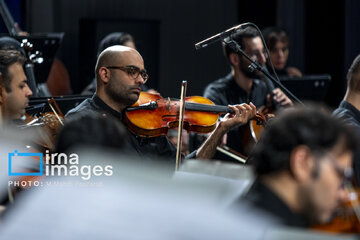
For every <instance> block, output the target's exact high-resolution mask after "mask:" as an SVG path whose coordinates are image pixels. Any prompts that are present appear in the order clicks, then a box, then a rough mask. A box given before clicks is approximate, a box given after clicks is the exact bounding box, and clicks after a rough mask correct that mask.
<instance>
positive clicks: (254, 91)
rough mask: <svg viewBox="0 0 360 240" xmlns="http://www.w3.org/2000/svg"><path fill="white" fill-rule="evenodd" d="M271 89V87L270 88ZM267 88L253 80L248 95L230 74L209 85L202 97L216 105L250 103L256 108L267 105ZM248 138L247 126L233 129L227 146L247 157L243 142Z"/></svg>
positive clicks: (228, 137) (218, 156)
mask: <svg viewBox="0 0 360 240" xmlns="http://www.w3.org/2000/svg"><path fill="white" fill-rule="evenodd" d="M271 87H273V86H271ZM268 93H269V91H268V88H267V86H266V84H265V82H264V81H262V80H259V79H254V80H253V85H252V88H251V91H250V94H248V93H247V92H246V91H245V90H244V89H242V88H241V87H240V86H239V85H238V84H237V83H236V82H235V79H234V77H233V75H232V74H231V73H229V74H228V75H227V76H225V77H224V78H220V79H218V80H216V81H215V82H212V83H210V84H209V85H208V86H207V87H206V88H205V91H204V94H203V95H204V97H206V98H208V99H210V100H211V101H213V102H214V103H215V104H216V105H223V106H227V105H235V104H241V103H250V102H252V103H253V104H254V105H255V106H256V108H259V107H260V106H264V105H266V104H267V98H266V96H267V94H268ZM249 138H250V131H249V127H248V124H246V125H244V126H241V127H237V128H233V129H232V130H230V131H229V132H228V134H227V146H228V147H230V148H232V149H234V150H235V151H237V152H240V153H242V154H245V155H247V154H248V152H249V149H245V147H244V144H243V143H244V142H246V140H248V139H249ZM216 157H217V158H220V159H223V158H224V157H223V156H220V155H216Z"/></svg>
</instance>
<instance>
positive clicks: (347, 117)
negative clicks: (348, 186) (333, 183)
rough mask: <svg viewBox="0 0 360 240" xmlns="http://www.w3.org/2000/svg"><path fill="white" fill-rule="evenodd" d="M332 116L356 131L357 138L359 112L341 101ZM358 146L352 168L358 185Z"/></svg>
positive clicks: (359, 151)
mask: <svg viewBox="0 0 360 240" xmlns="http://www.w3.org/2000/svg"><path fill="white" fill-rule="evenodd" d="M333 115H334V116H337V117H339V118H341V119H343V120H344V121H345V123H346V124H349V125H351V126H353V127H354V128H355V129H356V130H357V134H358V136H360V111H359V110H357V108H356V107H354V106H353V105H352V104H350V103H349V102H347V101H345V100H343V101H341V103H340V105H339V107H338V108H337V109H335V110H334V112H333ZM358 145H359V146H358V147H357V150H356V152H355V154H354V162H353V167H354V172H355V176H356V179H357V182H358V183H360V144H358Z"/></svg>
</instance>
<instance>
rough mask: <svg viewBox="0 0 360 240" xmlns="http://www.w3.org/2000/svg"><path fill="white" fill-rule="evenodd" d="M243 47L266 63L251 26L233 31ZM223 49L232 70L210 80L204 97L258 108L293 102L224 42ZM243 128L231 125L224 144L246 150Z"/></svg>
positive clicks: (286, 104) (254, 30)
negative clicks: (223, 75)
mask: <svg viewBox="0 0 360 240" xmlns="http://www.w3.org/2000/svg"><path fill="white" fill-rule="evenodd" d="M233 40H235V41H236V42H237V43H238V44H239V45H240V47H241V48H242V50H243V51H244V52H245V53H246V54H247V55H249V57H251V58H252V59H253V60H255V61H257V62H258V63H259V64H260V65H262V66H264V65H265V63H266V57H265V51H264V45H263V43H262V41H261V38H260V35H259V33H258V32H257V31H256V29H254V28H253V27H247V28H245V29H243V30H240V31H239V32H237V33H236V34H234V35H233ZM223 53H224V56H225V58H226V59H227V60H228V63H229V64H230V67H231V72H230V73H229V74H228V75H226V76H225V77H223V78H220V79H218V80H216V81H214V82H212V83H210V84H209V85H208V86H207V87H206V88H205V91H204V94H203V95H204V97H206V98H208V99H210V100H211V101H213V102H214V103H215V104H218V105H229V104H240V103H249V102H252V103H254V105H255V106H256V108H257V109H259V108H260V107H262V106H269V105H270V104H272V106H273V107H274V108H275V109H276V108H277V107H278V106H279V105H280V106H282V107H287V106H291V105H293V103H292V101H291V100H290V99H289V98H288V97H287V96H286V95H285V94H284V93H283V92H282V91H281V90H280V89H279V88H274V86H273V85H272V83H271V82H270V81H268V82H269V84H268V85H267V84H266V82H265V81H263V80H262V78H263V77H264V76H263V74H262V73H261V72H259V71H257V70H255V71H253V72H251V71H250V70H249V68H248V66H249V65H250V62H249V60H247V59H246V58H245V57H243V56H242V55H240V54H238V53H236V52H235V51H234V50H233V49H232V48H230V47H229V46H228V45H226V44H223ZM270 93H272V94H271V95H273V97H272V99H271V97H270ZM242 131H243V129H241V128H234V129H232V130H231V131H230V132H229V133H228V134H227V146H228V147H230V148H232V149H234V150H236V151H238V152H240V153H245V152H246V151H245V149H243V147H242V146H241V144H239V141H240V140H239V139H240V136H241V132H242Z"/></svg>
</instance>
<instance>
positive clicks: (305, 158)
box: [232, 107, 357, 227]
mask: <svg viewBox="0 0 360 240" xmlns="http://www.w3.org/2000/svg"><path fill="white" fill-rule="evenodd" d="M356 141H357V137H356V135H355V134H354V132H353V129H352V128H351V127H350V126H346V125H345V124H344V123H343V121H339V120H338V119H336V118H335V117H333V116H331V115H330V113H327V112H325V111H321V110H319V108H315V107H306V108H305V107H303V108H297V107H296V108H291V109H286V110H284V111H282V112H281V113H280V114H279V115H278V116H277V117H276V119H273V120H272V121H271V122H269V123H268V125H267V127H266V128H265V130H264V132H263V134H262V136H261V138H260V141H259V142H258V143H257V144H256V146H255V147H254V149H253V151H252V154H251V155H250V161H252V163H253V166H254V172H255V175H256V176H257V178H256V180H255V182H254V184H253V185H252V186H251V187H250V190H249V191H248V192H247V193H245V194H244V196H242V197H239V199H238V200H237V201H236V202H235V203H234V204H233V205H232V207H234V209H235V210H236V212H238V211H237V210H240V207H243V206H244V204H249V208H247V209H250V212H251V211H252V210H260V212H263V213H266V214H267V215H268V216H270V217H271V221H273V220H274V221H273V222H274V223H275V222H277V224H280V225H286V226H292V227H308V226H310V225H312V224H315V223H325V222H327V221H329V220H331V217H332V215H333V213H334V211H335V209H336V208H337V207H338V206H339V204H340V203H341V202H344V201H345V200H346V199H347V197H348V196H347V194H348V192H347V190H346V189H345V188H344V186H345V185H346V184H345V181H346V180H348V178H350V177H351V170H352V169H351V167H352V157H353V150H354V148H355V146H356ZM238 213H239V212H238Z"/></svg>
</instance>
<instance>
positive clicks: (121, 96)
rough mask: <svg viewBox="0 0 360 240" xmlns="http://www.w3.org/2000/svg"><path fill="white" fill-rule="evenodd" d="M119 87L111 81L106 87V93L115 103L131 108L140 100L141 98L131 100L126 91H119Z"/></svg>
mask: <svg viewBox="0 0 360 240" xmlns="http://www.w3.org/2000/svg"><path fill="white" fill-rule="evenodd" d="M117 87H118V86H114V85H113V84H112V83H111V81H110V82H109V84H108V85H107V86H105V92H106V94H107V95H108V96H109V97H110V98H111V99H112V100H113V101H114V102H117V103H119V104H122V105H125V106H131V105H133V104H134V103H136V101H137V100H138V98H139V96H137V98H136V99H135V98H130V96H128V95H126V93H125V89H117Z"/></svg>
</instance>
